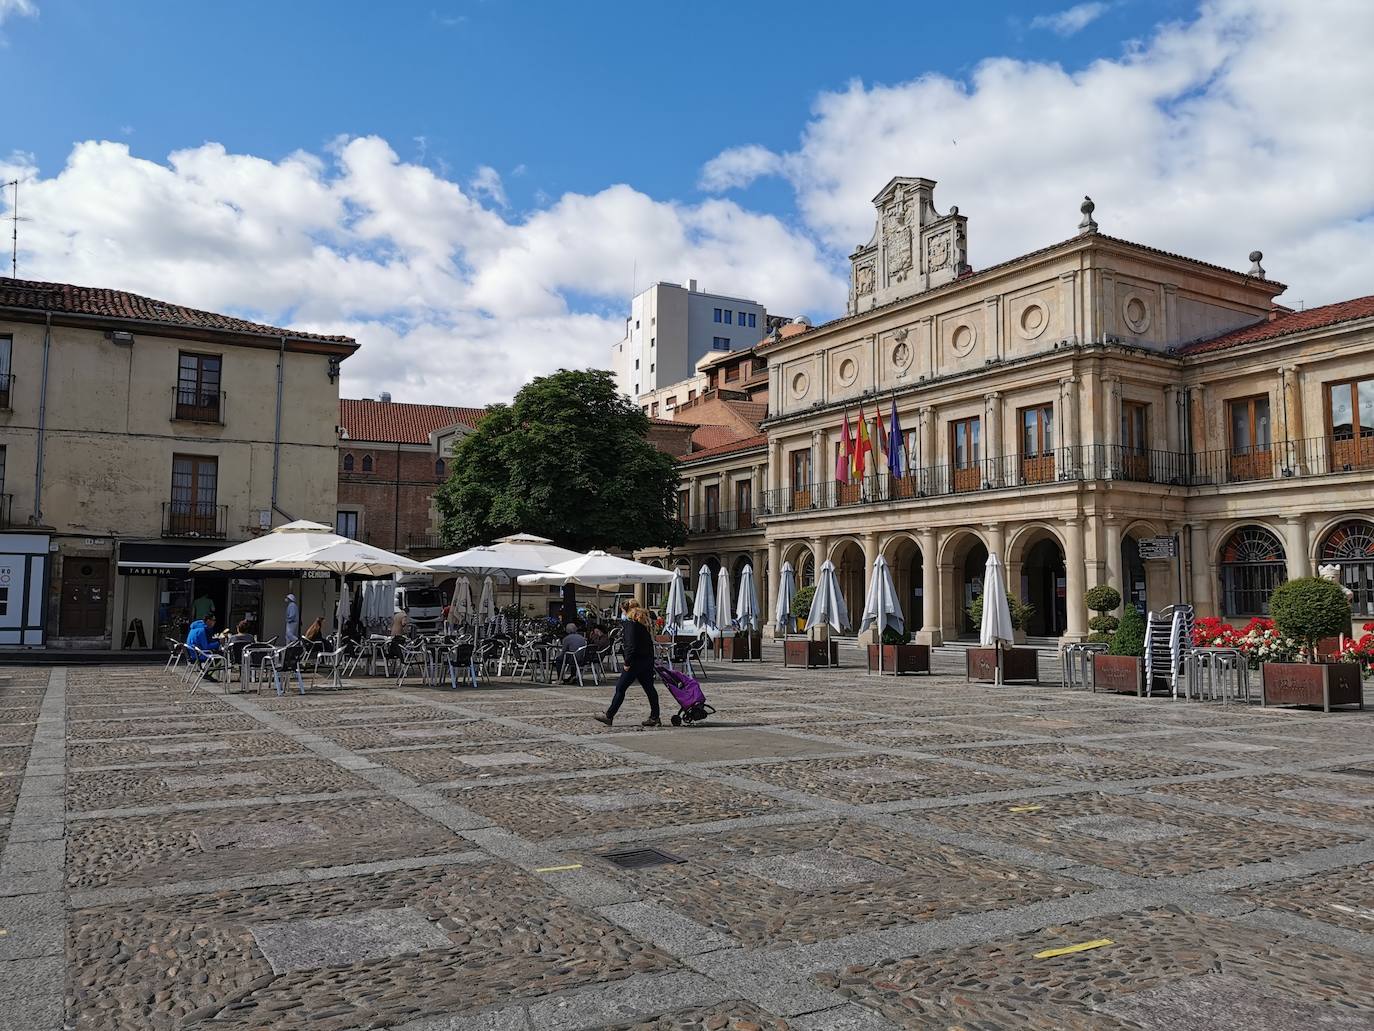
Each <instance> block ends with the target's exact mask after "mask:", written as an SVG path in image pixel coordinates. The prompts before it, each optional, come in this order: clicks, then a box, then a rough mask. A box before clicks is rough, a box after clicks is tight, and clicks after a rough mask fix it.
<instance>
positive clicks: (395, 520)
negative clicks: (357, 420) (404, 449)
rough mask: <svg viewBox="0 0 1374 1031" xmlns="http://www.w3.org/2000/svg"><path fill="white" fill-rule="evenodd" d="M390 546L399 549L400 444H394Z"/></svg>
mask: <svg viewBox="0 0 1374 1031" xmlns="http://www.w3.org/2000/svg"><path fill="white" fill-rule="evenodd" d="M391 547H392V550H394V551H400V550H401V445H400V444H399V443H398V444H397V445H396V501H395V504H394V505H392V511H391Z"/></svg>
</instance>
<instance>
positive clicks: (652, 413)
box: [649, 401, 658, 419]
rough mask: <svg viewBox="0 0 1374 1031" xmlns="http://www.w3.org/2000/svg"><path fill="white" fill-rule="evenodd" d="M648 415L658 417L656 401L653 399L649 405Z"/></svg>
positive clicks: (653, 417)
mask: <svg viewBox="0 0 1374 1031" xmlns="http://www.w3.org/2000/svg"><path fill="white" fill-rule="evenodd" d="M649 417H650V418H652V419H657V418H658V402H657V401H655V402H654V403H653V404H651V405H650V406H649Z"/></svg>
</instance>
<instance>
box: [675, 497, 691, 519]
mask: <svg viewBox="0 0 1374 1031" xmlns="http://www.w3.org/2000/svg"><path fill="white" fill-rule="evenodd" d="M677 517H678V520H679V521H680V522H681V523H682V524H683V525H684V526H685V525H687V520H689V519H690V518H691V517H692V492H691V491H690V490H680V491H678V492H677Z"/></svg>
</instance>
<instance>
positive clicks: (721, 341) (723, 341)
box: [711, 337, 730, 351]
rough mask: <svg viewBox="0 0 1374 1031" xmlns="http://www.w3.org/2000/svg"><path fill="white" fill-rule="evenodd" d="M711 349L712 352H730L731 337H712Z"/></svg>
mask: <svg viewBox="0 0 1374 1031" xmlns="http://www.w3.org/2000/svg"><path fill="white" fill-rule="evenodd" d="M711 348H712V350H716V351H728V350H730V338H729V337H712V338H711Z"/></svg>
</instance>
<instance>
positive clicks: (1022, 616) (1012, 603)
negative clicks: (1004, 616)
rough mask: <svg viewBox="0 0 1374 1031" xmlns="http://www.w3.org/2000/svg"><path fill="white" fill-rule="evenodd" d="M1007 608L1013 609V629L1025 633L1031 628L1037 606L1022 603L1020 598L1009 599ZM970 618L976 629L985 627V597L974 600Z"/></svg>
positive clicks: (969, 614)
mask: <svg viewBox="0 0 1374 1031" xmlns="http://www.w3.org/2000/svg"><path fill="white" fill-rule="evenodd" d="M1007 607H1008V608H1009V609H1011V625H1012V629H1014V630H1020V631H1021V632H1023V633H1024V632H1025V630H1026V628H1027V627H1028V626H1030V621H1031V618H1032V617H1033V616H1034V615H1035V606H1034V605H1031V604H1029V603H1027V602H1024V601H1022V600H1021V599H1020V598H1013V597H1008V598H1007ZM968 618H969V619H970V620H972V621H973V625H974V627H975V628H977V627H981V626H982V625H983V596H982V595H981V594H980V595H978V597H976V598H974V599H973V603H972V604H971V605H969V607H968Z"/></svg>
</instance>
